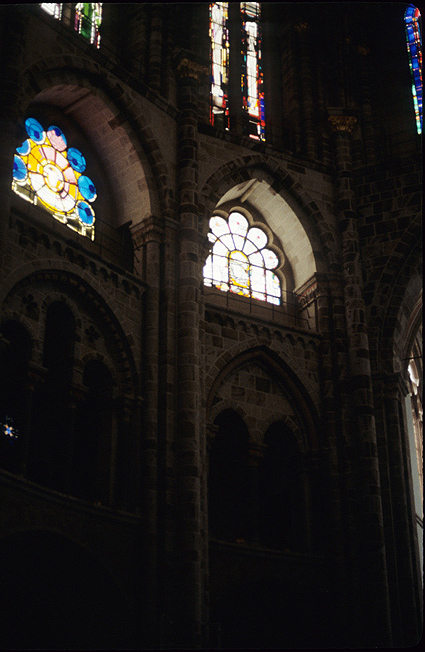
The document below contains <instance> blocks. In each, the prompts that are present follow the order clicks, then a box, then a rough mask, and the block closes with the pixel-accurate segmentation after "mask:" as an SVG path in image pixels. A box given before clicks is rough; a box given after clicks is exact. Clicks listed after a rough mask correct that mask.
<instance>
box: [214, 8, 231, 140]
mask: <svg viewBox="0 0 425 652" xmlns="http://www.w3.org/2000/svg"><path fill="white" fill-rule="evenodd" d="M227 22H228V2H214V3H212V4H211V5H210V39H211V106H210V122H211V124H212V125H214V126H215V127H218V128H219V129H228V128H229V98H228V91H227V83H228V78H229V30H228V26H227Z"/></svg>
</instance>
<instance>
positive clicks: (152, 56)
mask: <svg viewBox="0 0 425 652" xmlns="http://www.w3.org/2000/svg"><path fill="white" fill-rule="evenodd" d="M161 65H162V6H161V5H159V4H155V3H152V5H151V25H150V34H149V67H148V83H149V86H150V88H151V89H152V90H154V91H158V92H159V91H160V89H161Z"/></svg>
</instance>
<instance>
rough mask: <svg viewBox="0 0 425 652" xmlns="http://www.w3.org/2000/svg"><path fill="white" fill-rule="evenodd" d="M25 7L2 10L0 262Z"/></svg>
mask: <svg viewBox="0 0 425 652" xmlns="http://www.w3.org/2000/svg"><path fill="white" fill-rule="evenodd" d="M25 13H26V12H25V9H23V8H21V7H20V6H19V5H12V4H10V5H5V6H4V7H2V10H1V14H2V15H1V31H0V60H1V62H2V82H1V98H2V101H1V106H0V193H1V198H2V200H1V201H2V217H1V220H0V266H1V264H2V259H3V247H4V244H5V242H6V232H7V229H8V226H9V213H10V198H11V195H12V190H11V184H12V178H13V157H14V153H15V148H16V147H17V146H18V145H21V142H19V138H18V137H17V134H18V120H19V117H20V116H19V113H18V112H19V99H20V95H21V85H20V84H21V79H22V74H21V65H22V64H21V59H22V54H23V52H24V51H25V40H26V28H25V18H26V17H25V16H24V14H25Z"/></svg>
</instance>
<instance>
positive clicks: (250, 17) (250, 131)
mask: <svg viewBox="0 0 425 652" xmlns="http://www.w3.org/2000/svg"><path fill="white" fill-rule="evenodd" d="M229 4H230V3H228V2H214V3H212V4H210V30H209V33H210V39H211V108H210V122H211V124H212V125H214V126H216V127H218V128H220V129H229V127H230V123H231V116H232V114H235V113H236V111H239V110H242V112H243V114H244V115H245V118H246V119H245V121H244V122H245V125H244V133H246V134H247V135H249V136H250V137H251V138H254V139H256V140H265V118H264V91H263V73H262V68H261V8H260V3H259V2H241V3H239V16H238V23H239V24H238V23H233V22H232V26H231V27H230V40H229ZM232 30H234V32H233V31H232ZM230 44H232V45H230ZM236 57H238V59H236ZM231 59H232V61H233V62H236V66H235V65H233V64H231ZM230 68H232V70H238V73H237V74H238V76H239V79H234V80H232V74H231V73H230V72H229V71H230ZM229 74H230V79H231V83H232V84H233V85H234V86H235V88H236V87H237V88H240V96H239V106H238V107H232V106H229Z"/></svg>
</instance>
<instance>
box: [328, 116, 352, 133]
mask: <svg viewBox="0 0 425 652" xmlns="http://www.w3.org/2000/svg"><path fill="white" fill-rule="evenodd" d="M328 123H329V125H330V127H331V129H332V131H345V132H347V133H349V134H351V133H352V131H353V129H354V127H355V126H356V124H357V118H355V117H354V116H353V115H330V116H329V118H328Z"/></svg>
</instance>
